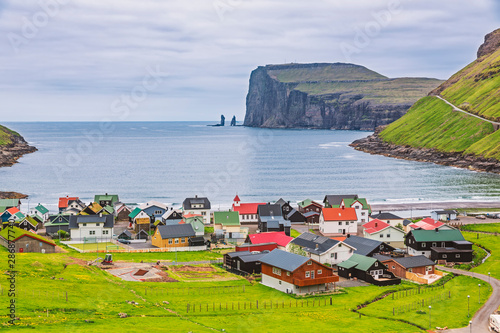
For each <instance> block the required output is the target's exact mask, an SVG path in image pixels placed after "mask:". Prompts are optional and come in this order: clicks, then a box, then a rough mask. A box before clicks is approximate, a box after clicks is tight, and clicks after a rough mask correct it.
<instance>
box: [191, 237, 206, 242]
mask: <svg viewBox="0 0 500 333" xmlns="http://www.w3.org/2000/svg"><path fill="white" fill-rule="evenodd" d="M189 241H190V242H191V243H204V242H205V238H203V236H198V237H191V238H189Z"/></svg>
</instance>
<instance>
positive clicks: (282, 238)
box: [245, 231, 293, 250]
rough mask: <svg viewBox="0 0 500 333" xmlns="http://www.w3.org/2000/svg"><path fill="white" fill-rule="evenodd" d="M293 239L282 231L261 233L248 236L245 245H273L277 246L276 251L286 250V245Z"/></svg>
mask: <svg viewBox="0 0 500 333" xmlns="http://www.w3.org/2000/svg"><path fill="white" fill-rule="evenodd" d="M292 239H293V237H290V236H288V235H286V234H285V232H283V231H276V232H261V233H258V234H252V235H248V236H247V239H246V240H245V243H250V244H269V243H274V244H277V245H278V249H281V250H286V248H287V245H288V243H290V241H291V240H292Z"/></svg>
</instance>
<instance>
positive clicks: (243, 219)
mask: <svg viewBox="0 0 500 333" xmlns="http://www.w3.org/2000/svg"><path fill="white" fill-rule="evenodd" d="M265 204H266V203H265V202H257V203H241V200H240V197H239V196H238V195H236V196H235V197H234V199H233V206H232V209H231V210H232V211H233V212H238V213H239V214H240V223H241V224H255V223H258V222H259V218H258V215H257V209H258V207H259V205H265Z"/></svg>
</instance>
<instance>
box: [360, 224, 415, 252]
mask: <svg viewBox="0 0 500 333" xmlns="http://www.w3.org/2000/svg"><path fill="white" fill-rule="evenodd" d="M362 227H363V237H365V238H368V239H372V240H376V241H381V242H384V243H386V244H389V245H390V246H392V247H395V248H404V247H405V245H404V237H405V232H404V231H403V230H401V229H399V228H396V227H393V226H392V225H390V224H388V223H385V222H384V221H381V220H377V219H374V220H371V221H370V222H368V223H365V224H363V226H362Z"/></svg>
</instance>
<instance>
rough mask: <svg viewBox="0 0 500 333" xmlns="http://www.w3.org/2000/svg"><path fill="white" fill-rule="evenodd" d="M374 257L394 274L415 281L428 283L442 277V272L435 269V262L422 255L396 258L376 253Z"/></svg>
mask: <svg viewBox="0 0 500 333" xmlns="http://www.w3.org/2000/svg"><path fill="white" fill-rule="evenodd" d="M375 258H377V259H378V260H380V261H381V262H382V263H383V264H384V265H385V266H386V267H387V270H388V271H390V272H392V273H394V275H396V276H398V277H400V278H403V279H407V280H411V281H414V282H417V283H424V284H430V283H433V282H435V281H436V280H439V279H440V278H441V277H443V273H441V272H439V271H436V270H435V266H436V263H435V262H434V261H432V260H430V259H429V258H427V257H426V256H423V255H419V256H411V257H397V258H393V257H387V256H378V255H376V256H375Z"/></svg>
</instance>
